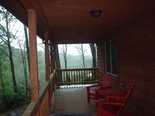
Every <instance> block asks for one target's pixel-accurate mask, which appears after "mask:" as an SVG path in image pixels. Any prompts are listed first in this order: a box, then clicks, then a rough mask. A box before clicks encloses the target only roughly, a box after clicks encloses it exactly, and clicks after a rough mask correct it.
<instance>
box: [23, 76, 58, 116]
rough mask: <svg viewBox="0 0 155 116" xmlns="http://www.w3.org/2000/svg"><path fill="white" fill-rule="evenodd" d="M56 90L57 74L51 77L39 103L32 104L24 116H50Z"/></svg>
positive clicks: (42, 91)
mask: <svg viewBox="0 0 155 116" xmlns="http://www.w3.org/2000/svg"><path fill="white" fill-rule="evenodd" d="M54 90H55V74H52V75H51V79H50V81H47V82H46V84H45V87H44V88H43V89H42V90H41V91H40V96H39V99H38V101H36V102H31V103H30V104H29V105H28V107H27V108H26V110H25V112H24V113H23V115H22V116H48V114H49V111H50V108H51V105H52V101H53V100H52V99H53V96H54Z"/></svg>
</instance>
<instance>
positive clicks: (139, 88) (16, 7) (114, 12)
mask: <svg viewBox="0 0 155 116" xmlns="http://www.w3.org/2000/svg"><path fill="white" fill-rule="evenodd" d="M0 2H1V5H2V6H4V7H5V8H6V9H8V10H9V11H10V12H11V13H12V14H14V15H15V16H16V17H17V18H18V19H20V20H21V21H22V22H23V23H24V24H25V25H27V26H28V28H29V48H30V80H31V103H30V104H29V105H28V107H27V109H26V110H25V112H24V113H23V116H48V115H51V114H50V110H51V109H53V113H57V112H92V113H93V114H94V115H95V114H96V109H95V104H93V103H90V104H88V103H86V102H87V100H86V99H85V97H86V96H85V95H86V94H85V90H84V88H77V89H73V88H72V89H68V90H67V89H56V88H57V86H60V85H66V84H67V85H71V84H82V83H83V84H91V83H96V82H98V80H101V79H102V75H104V74H110V75H113V76H114V78H113V83H114V84H113V87H117V86H122V87H126V86H127V85H129V84H133V85H135V90H134V91H133V95H132V98H131V99H130V102H129V105H128V108H129V109H130V110H131V112H132V114H133V115H136V116H146V115H149V116H154V115H155V111H154V107H155V99H154V97H155V93H154V91H155V84H154V83H155V78H154V77H155V71H154V70H155V68H154V67H155V54H154V51H155V45H154V43H155V39H154V38H155V22H154V20H155V15H154V11H155V1H154V0H119V1H117V0H112V1H111V0H110V1H107V0H104V1H103V0H98V1H96V0H92V1H85V0H79V1H76V0H72V1H69V0H67V1H61V0H8V1H6V0H1V1H0ZM92 13H93V14H92ZM37 35H39V36H40V37H41V38H42V40H43V42H44V43H45V62H46V84H45V86H44V88H42V89H41V90H39V84H38V66H37V46H36V36H37ZM75 43H95V44H96V50H97V53H96V56H97V60H96V63H97V65H96V67H93V68H91V69H70V70H69V69H68V70H61V69H59V67H58V66H57V64H56V62H57V61H56V60H57V56H58V54H57V52H56V51H57V45H58V44H75ZM70 72H74V73H70ZM90 72H91V73H90ZM90 74H91V77H90ZM62 75H63V76H64V75H66V76H65V77H63V76H62ZM62 77H63V78H62ZM68 77H69V78H68ZM86 77H87V78H86ZM68 79H69V80H68ZM74 90H76V91H74ZM67 92H68V95H69V96H67V94H66V93H67ZM77 92H78V93H77ZM69 93H70V94H69ZM79 93H81V94H79ZM72 94H74V95H76V96H72ZM76 98H77V106H80V107H77V106H75V107H71V105H70V104H72V105H73V104H74V100H75V99H76ZM78 99H80V100H82V101H79V102H78ZM68 100H69V101H68ZM80 102H81V103H82V104H80ZM62 104H63V105H62ZM70 108H71V109H70Z"/></svg>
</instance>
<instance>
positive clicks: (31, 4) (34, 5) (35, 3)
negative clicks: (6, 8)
mask: <svg viewBox="0 0 155 116" xmlns="http://www.w3.org/2000/svg"><path fill="white" fill-rule="evenodd" d="M19 1H20V3H21V4H22V5H23V7H24V8H25V9H26V10H28V9H35V10H36V13H37V22H38V23H37V25H38V26H39V27H40V28H41V30H42V32H43V33H44V32H49V29H50V28H49V24H48V21H47V18H46V16H45V14H44V11H43V9H42V7H41V5H40V2H39V0H19Z"/></svg>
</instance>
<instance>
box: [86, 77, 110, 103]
mask: <svg viewBox="0 0 155 116" xmlns="http://www.w3.org/2000/svg"><path fill="white" fill-rule="evenodd" d="M111 85H112V76H111V75H104V77H103V79H102V81H101V82H99V83H98V85H92V86H88V87H87V100H88V102H90V99H93V100H96V99H98V96H97V93H96V91H97V90H99V89H101V90H104V89H107V88H110V87H111Z"/></svg>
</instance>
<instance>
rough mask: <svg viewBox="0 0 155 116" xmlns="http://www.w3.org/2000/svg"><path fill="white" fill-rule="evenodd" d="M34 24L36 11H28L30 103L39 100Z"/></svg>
mask: <svg viewBox="0 0 155 116" xmlns="http://www.w3.org/2000/svg"><path fill="white" fill-rule="evenodd" d="M36 23H37V22H36V11H35V10H34V9H28V27H29V47H30V81H31V100H32V101H37V100H38V98H39V84H38V58H37V41H36Z"/></svg>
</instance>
